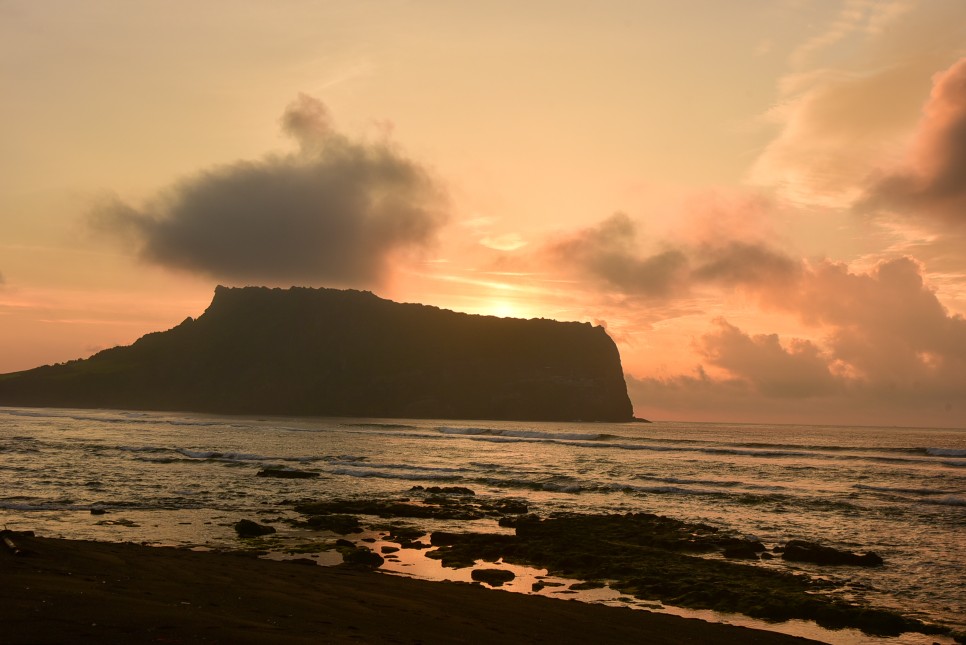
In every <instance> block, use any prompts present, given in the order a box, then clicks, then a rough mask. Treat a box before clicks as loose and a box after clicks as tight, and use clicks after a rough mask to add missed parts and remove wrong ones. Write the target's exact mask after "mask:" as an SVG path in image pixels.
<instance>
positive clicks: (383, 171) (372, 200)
mask: <svg viewBox="0 0 966 645" xmlns="http://www.w3.org/2000/svg"><path fill="white" fill-rule="evenodd" d="M281 125H282V130H283V131H284V132H285V133H286V134H288V135H289V136H291V137H293V138H294V139H295V140H296V141H297V142H298V144H299V147H300V149H299V152H298V153H292V154H288V155H275V156H267V157H265V158H262V159H259V160H256V161H238V162H236V163H233V164H229V165H224V166H219V167H215V168H212V169H209V170H205V171H203V172H200V173H198V174H197V175H195V176H193V177H189V178H187V179H185V180H182V181H180V182H178V183H176V184H174V185H173V186H171V187H169V188H168V189H166V190H164V191H162V192H161V193H160V194H159V196H158V197H157V198H156V199H154V200H152V201H151V202H150V203H149V204H147V205H146V206H145V207H142V208H136V207H133V206H130V205H128V204H125V203H123V202H121V201H119V200H112V201H109V202H108V203H105V204H102V205H101V206H100V207H99V208H97V209H96V210H95V213H94V222H95V225H96V226H98V227H99V228H101V229H106V230H110V231H112V232H114V233H125V234H127V235H133V237H134V239H135V240H136V241H137V243H138V244H139V249H140V255H141V256H142V257H143V258H144V259H146V260H148V261H151V262H153V263H156V264H160V265H163V266H167V267H171V268H177V269H183V270H187V271H191V272H195V273H199V274H204V275H210V276H212V277H215V278H218V279H221V280H226V281H251V282H261V283H265V282H276V283H277V282H295V283H304V284H317V283H324V284H330V283H335V284H340V285H363V284H372V283H376V282H378V281H379V280H380V278H382V277H383V275H384V274H385V272H386V270H387V265H388V261H389V259H390V257H391V256H392V255H393V254H395V253H397V252H399V251H405V250H412V249H418V248H421V247H424V246H426V245H427V244H430V243H431V242H432V241H433V239H434V237H435V233H436V232H437V230H438V229H439V228H440V227H441V226H442V225H443V223H444V222H445V220H446V198H445V194H444V191H443V190H442V188H441V187H440V186H439V184H438V183H437V182H436V181H435V180H434V179H433V177H432V176H431V175H430V173H429V172H427V170H426V169H425V168H424V167H422V166H421V165H420V164H418V163H416V162H415V161H413V160H411V159H409V158H407V157H405V156H404V155H403V154H401V153H400V152H399V151H398V150H397V149H396V148H395V147H394V146H393V145H392V144H391V143H389V142H387V141H375V142H368V141H362V140H353V139H350V138H349V137H347V136H344V135H342V134H340V133H339V132H337V131H336V130H335V129H334V128H333V126H332V121H331V118H330V117H329V114H328V111H327V110H326V108H325V106H324V105H323V104H322V103H321V102H320V101H318V100H316V99H314V98H312V97H309V96H305V95H301V96H300V97H299V98H298V99H297V100H296V101H295V102H293V103H292V104H291V105H290V106H289V107H288V108H287V109H286V111H285V113H284V115H283V116H282V119H281Z"/></svg>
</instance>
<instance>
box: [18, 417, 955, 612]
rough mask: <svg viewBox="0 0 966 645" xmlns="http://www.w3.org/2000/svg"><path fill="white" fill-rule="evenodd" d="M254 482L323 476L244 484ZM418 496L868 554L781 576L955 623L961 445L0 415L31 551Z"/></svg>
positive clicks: (233, 541)
mask: <svg viewBox="0 0 966 645" xmlns="http://www.w3.org/2000/svg"><path fill="white" fill-rule="evenodd" d="M269 467H283V468H295V469H298V470H305V471H312V472H316V473H319V477H318V478H313V479H276V478H267V477H257V476H256V474H257V472H258V471H259V470H262V469H264V468H269ZM416 485H421V486H432V485H445V486H465V487H469V488H471V489H473V490H475V491H476V492H477V494H478V495H484V496H490V497H516V498H521V499H524V500H526V501H527V502H528V503H529V504H530V506H531V510H533V511H534V512H536V513H538V514H540V515H544V516H545V515H547V514H548V513H551V512H554V511H571V512H582V513H608V512H621V513H624V512H629V511H635V512H637V511H641V512H649V513H659V514H663V515H667V516H670V517H674V518H677V519H682V520H689V521H699V522H705V523H708V524H712V525H714V526H719V527H721V528H723V529H728V530H733V531H736V532H738V533H739V534H741V535H748V536H754V537H755V538H757V539H759V540H761V541H762V542H764V543H765V544H766V545H773V544H780V543H783V542H785V541H787V540H789V539H804V540H811V541H816V542H820V543H822V544H826V545H829V546H834V547H837V548H842V549H848V550H853V551H875V552H877V553H878V554H879V555H881V556H882V557H883V558H884V559H885V562H886V565H885V566H883V567H879V568H874V569H861V568H855V567H847V568H838V569H836V568H830V567H825V568H818V567H816V568H809V566H808V565H798V566H797V567H796V568H799V569H803V570H804V571H805V572H807V573H810V574H813V575H823V576H825V577H830V578H832V579H833V580H836V579H839V578H841V580H842V581H843V585H845V584H846V583H847V584H848V587H849V589H850V592H849V593H850V594H851V595H852V596H854V597H859V598H860V599H863V600H867V601H868V602H870V603H872V604H874V605H877V606H880V607H885V608H894V609H898V610H901V611H902V612H903V613H905V614H906V615H911V616H914V617H919V618H922V619H924V620H928V621H934V622H940V623H942V624H946V625H950V626H953V627H954V628H957V629H961V630H962V629H964V628H966V593H964V589H966V557H964V554H966V430H949V429H946V430H943V429H929V428H885V427H831V426H805V425H780V426H779V425H750V424H710V423H701V424H696V423H678V422H675V423H670V422H668V423H651V424H645V423H621V424H611V423H535V422H507V421H440V420H412V419H404V420H383V419H379V420H375V419H333V418H278V417H272V418H256V417H227V416H226V417H219V416H212V415H201V414H188V413H153V412H124V411H103V410H63V409H30V408H0V526H5V527H7V528H10V529H18V530H27V529H29V530H34V531H36V532H37V533H38V534H40V535H44V536H50V537H67V538H89V539H99V540H113V541H131V542H145V543H151V544H175V545H183V546H193V547H208V548H228V547H233V546H237V545H238V539H237V537H236V536H235V533H234V530H233V528H232V526H233V524H234V522H236V521H237V520H239V519H243V518H247V519H255V520H257V521H263V522H264V521H269V520H272V519H274V520H276V521H277V520H278V519H282V518H286V517H289V518H294V517H297V516H296V515H295V514H294V513H293V512H292V510H291V505H292V502H293V501H297V500H306V499H332V498H342V497H355V496H365V497H377V498H378V497H386V498H398V497H400V496H405V495H406V493H407V492H408V491H409V489H410V488H411V487H413V486H416ZM92 508H94V509H102V510H104V511H106V513H105V514H103V515H93V514H91V509H92ZM278 526H279V527H280V530H281V527H282V526H283V525H282V524H281V523H279V524H278ZM463 527H464V528H466V525H465V524H464V525H463ZM470 528H473V529H474V530H494V531H497V530H501V529H500V528H499V527H497V526H496V523H495V522H492V521H489V520H485V521H481V522H477V523H475V525H474V526H471V527H470ZM292 531H293V539H294V537H299V536H296V535H295V534H294V529H292ZM282 532H283V537H284V531H282ZM300 537H303V538H304V535H303V536H300ZM759 566H777V567H788V566H789V565H788V564H786V563H784V562H783V561H781V560H776V561H772V562H770V563H763V564H761V565H759Z"/></svg>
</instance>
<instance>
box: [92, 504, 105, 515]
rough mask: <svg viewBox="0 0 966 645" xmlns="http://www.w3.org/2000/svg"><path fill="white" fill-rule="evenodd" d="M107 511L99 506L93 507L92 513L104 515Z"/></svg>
mask: <svg viewBox="0 0 966 645" xmlns="http://www.w3.org/2000/svg"><path fill="white" fill-rule="evenodd" d="M105 513H107V511H106V510H104V509H103V508H100V507H99V506H92V507H91V515H104V514H105Z"/></svg>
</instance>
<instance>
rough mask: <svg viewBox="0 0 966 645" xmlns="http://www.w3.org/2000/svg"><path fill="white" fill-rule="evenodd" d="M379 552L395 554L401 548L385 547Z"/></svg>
mask: <svg viewBox="0 0 966 645" xmlns="http://www.w3.org/2000/svg"><path fill="white" fill-rule="evenodd" d="M379 550H380V551H382V552H383V553H395V552H396V551H398V550H399V547H398V546H384V547H382V548H381V549H379Z"/></svg>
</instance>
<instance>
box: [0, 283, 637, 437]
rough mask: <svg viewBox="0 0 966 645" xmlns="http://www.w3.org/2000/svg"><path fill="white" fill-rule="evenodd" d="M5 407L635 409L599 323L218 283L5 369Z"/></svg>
mask: <svg viewBox="0 0 966 645" xmlns="http://www.w3.org/2000/svg"><path fill="white" fill-rule="evenodd" d="M0 405H21V406H43V407H79V408H118V409H129V410H185V411H191V412H210V413H222V414H281V415H318V416H343V417H411V418H412V417H417V418H418V417H423V418H447V419H510V420H520V421H537V420H544V421H571V420H583V421H618V422H624V421H631V420H632V419H633V410H632V406H631V402H630V398H629V397H628V395H627V386H626V383H625V381H624V374H623V370H622V369H621V362H620V355H619V354H618V351H617V346H616V345H615V344H614V341H613V340H611V338H610V337H609V336H608V335H607V332H606V331H605V330H604V328H603V327H595V326H592V325H590V324H588V323H577V322H557V321H554V320H544V319H531V320H520V319H513V318H496V317H494V316H474V315H469V314H463V313H456V312H453V311H446V310H443V309H438V308H436V307H428V306H424V305H417V304H399V303H395V302H391V301H389V300H383V299H382V298H379V297H377V296H375V295H373V294H371V293H368V292H360V291H340V290H335V289H308V288H299V287H296V288H292V289H287V290H282V289H269V288H264V287H246V288H226V287H218V288H217V289H215V296H214V299H213V300H212V302H211V305H210V306H209V307H208V309H207V311H205V313H204V314H203V315H202V316H200V317H199V318H198V319H197V320H193V319H191V318H188V319H186V320H185V321H184V322H182V323H181V324H180V325H178V326H177V327H175V328H173V329H170V330H168V331H164V332H156V333H152V334H148V335H146V336H143V337H142V338H140V339H139V340H138V341H137V342H135V343H134V344H133V345H130V346H127V347H115V348H112V349H107V350H104V351H102V352H99V353H97V354H95V355H94V356H92V357H90V358H88V359H84V360H76V361H70V362H68V363H63V364H59V365H48V366H44V367H38V368H35V369H32V370H27V371H23V372H16V373H12V374H6V375H3V377H2V378H0Z"/></svg>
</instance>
